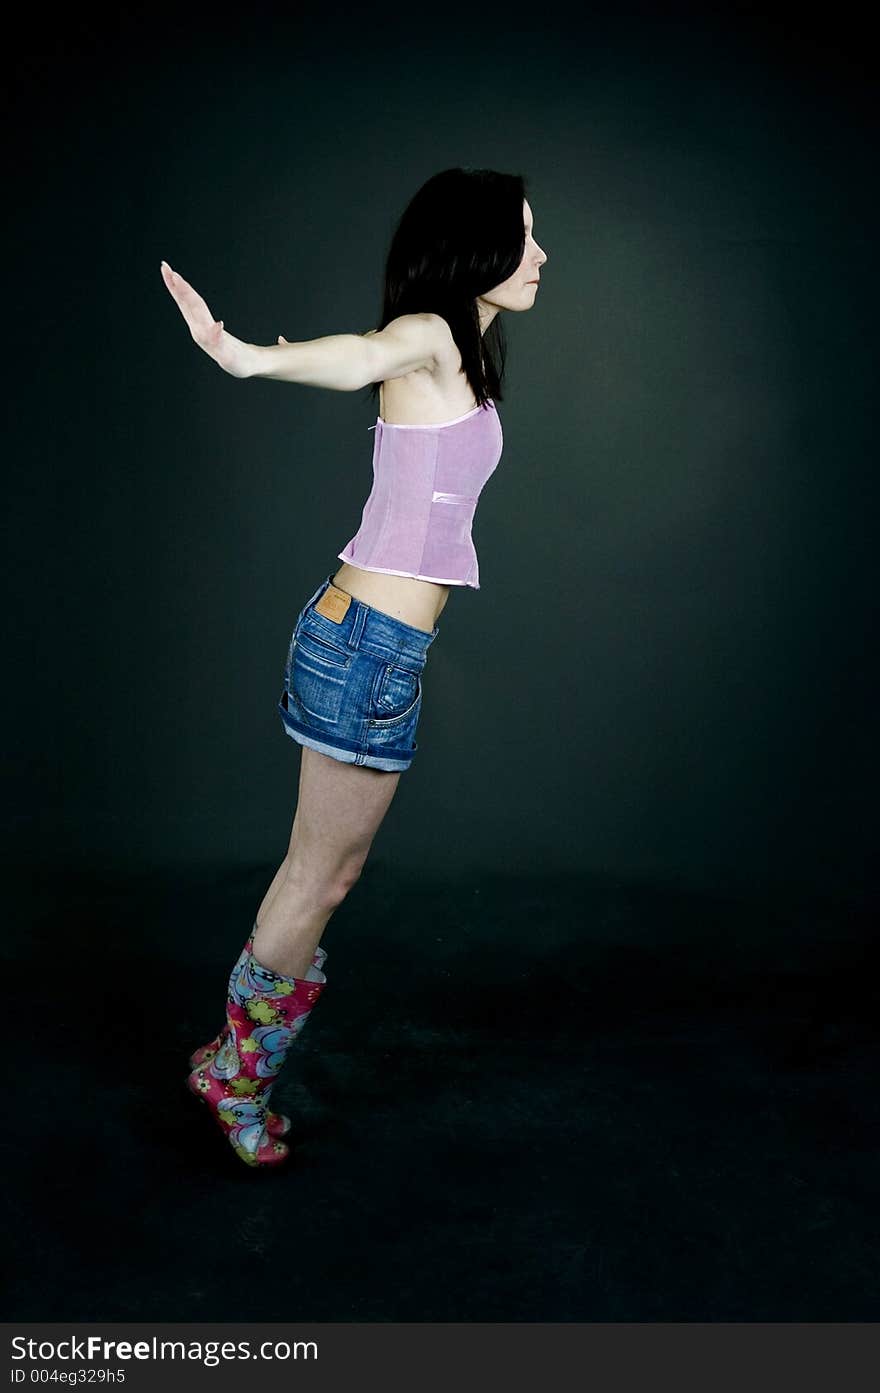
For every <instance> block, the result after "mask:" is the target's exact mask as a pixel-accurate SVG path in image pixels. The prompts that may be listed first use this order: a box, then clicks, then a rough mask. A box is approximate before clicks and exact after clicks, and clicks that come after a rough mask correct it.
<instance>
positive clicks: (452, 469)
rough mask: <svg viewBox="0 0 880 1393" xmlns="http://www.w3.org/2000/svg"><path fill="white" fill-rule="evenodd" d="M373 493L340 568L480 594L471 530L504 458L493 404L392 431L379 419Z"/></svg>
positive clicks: (376, 429) (495, 409) (477, 567)
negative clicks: (481, 500) (481, 499)
mask: <svg viewBox="0 0 880 1393" xmlns="http://www.w3.org/2000/svg"><path fill="white" fill-rule="evenodd" d="M368 429H369V430H374V431H375V432H376V434H375V436H374V437H373V487H372V489H371V491H370V496H369V498H368V499H367V501H366V503H365V504H364V509H363V513H362V515H361V525H360V527H359V528H358V530H357V532H356V533H355V535H354V536H353V537H352V539H351V541H350V542H348V543H347V545H346V547H345V550H344V551H340V552H337V555H338V557H339V559H340V561H349V562H351V564H352V565H353V566H362V567H363V569H364V570H365V571H382V572H384V573H385V574H386V575H391V576H414V577H416V579H418V580H434V581H439V582H440V583H442V584H443V585H470V586H472V587H473V589H474V590H479V588H480V570H479V566H478V564H477V553H476V551H475V550H474V543H473V538H472V537H471V524H472V523H473V520H474V513H475V512H476V507H477V500H478V499H479V496H480V492H481V490H482V488H483V485H484V484H485V482H486V480H487V479H488V478H489V476H490V475H491V474H492V473H493V472H494V470H495V467H496V465H497V464H498V461H499V460H500V458H501V450H502V445H503V439H504V438H503V435H502V431H501V422H500V420H499V418H498V411H497V408H496V406H495V403H494V402H493V401H492V399H491V398H490V399H489V401H488V402H486V403H484V405H483V406H475V407H474V409H473V411H468V412H467V413H466V414H465V415H464V416H457V417H456V419H455V420H454V421H444V422H443V423H442V424H441V425H436V426H404V425H394V424H393V423H388V422H386V421H383V420H382V417H381V416H377V417H376V424H375V425H374V426H369V427H368Z"/></svg>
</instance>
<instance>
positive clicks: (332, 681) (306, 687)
mask: <svg viewBox="0 0 880 1393" xmlns="http://www.w3.org/2000/svg"><path fill="white" fill-rule="evenodd" d="M353 656H354V655H353V653H350V652H349V653H346V652H344V651H343V650H342V649H341V648H337V647H335V646H334V645H333V644H331V643H327V642H325V641H324V640H323V639H321V638H320V637H319V636H318V635H317V634H314V633H312V632H310V631H306V630H304V629H303V628H302V626H300V629H299V633H298V634H296V636H295V637H294V640H293V649H292V652H291V665H290V691H291V693H292V695H293V696H294V698H295V699H296V702H297V704H298V705H299V706H300V707H302V709H303V711H305V713H306V715H308V716H311V717H313V718H315V719H316V720H319V721H324V722H325V723H326V724H328V725H334V724H335V723H336V722H337V721H338V720H339V713H340V710H341V708H342V701H343V697H344V695H345V688H346V685H347V681H348V670H349V668H350V667H351V660H352V657H353Z"/></svg>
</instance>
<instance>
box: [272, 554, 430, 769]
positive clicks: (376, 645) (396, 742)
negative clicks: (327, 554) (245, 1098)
mask: <svg viewBox="0 0 880 1393" xmlns="http://www.w3.org/2000/svg"><path fill="white" fill-rule="evenodd" d="M332 583H333V582H332V577H331V576H327V577H326V578H325V579H324V580H323V581H322V582H321V584H320V585H319V586H318V589H317V590H316V591H315V593H314V595H313V596H312V598H311V599H310V600H309V601H308V603H307V604H306V605H305V606H304V608H303V609H302V610H301V611H300V613H299V616H298V617H297V621H296V626H295V628H294V630H293V634H292V636H291V639H290V645H289V647H288V650H287V661H286V663H285V667H284V686H283V689H282V692H281V699H280V701H279V702H278V710H279V712H280V714H281V720H282V722H283V724H284V729H285V731H286V732H287V734H288V735H290V736H291V737H292V738H293V739H294V740H296V741H297V742H298V743H299V744H300V745H308V746H309V747H310V748H311V749H313V750H319V751H320V752H321V753H322V754H325V755H331V756H332V757H333V758H334V759H339V760H342V761H343V763H345V764H367V765H369V766H370V767H371V768H373V769H387V770H396V769H408V768H409V766H410V764H411V763H412V760H413V756H414V755H415V752H416V750H417V749H418V746H417V745H416V727H417V726H418V723H419V715H420V712H421V709H422V671H423V669H424V666H425V663H426V661H427V657H428V648H429V647H430V645H431V644H432V643H433V642H434V639H435V638H436V637H437V634H438V633H439V632H440V631H439V628H438V627H436V626H435V627H434V629H433V630H432V631H431V633H427V632H426V631H425V630H424V629H417V628H415V627H414V626H413V625H412V624H404V622H403V620H401V619H395V618H394V616H393V615H391V614H386V613H385V612H384V610H381V609H375V608H374V607H373V606H372V605H368V604H365V603H364V601H363V600H357V599H355V597H354V596H351V597H347V598H348V599H349V603H348V604H347V606H345V612H344V614H342V615H341V617H340V618H333V617H330V615H329V614H321V613H319V612H318V611H317V610H316V609H315V606H316V605H317V604H318V602H319V601H320V599H321V597H322V595H323V594H324V592H325V590H327V588H328V586H332ZM334 590H336V591H337V594H336V599H337V600H342V596H343V595H345V594H346V592H338V588H337V587H334ZM343 605H344V600H342V603H341V604H339V605H337V606H335V607H333V606H330V608H331V609H334V610H335V612H336V613H338V612H339V610H340V609H341V608H342V607H343Z"/></svg>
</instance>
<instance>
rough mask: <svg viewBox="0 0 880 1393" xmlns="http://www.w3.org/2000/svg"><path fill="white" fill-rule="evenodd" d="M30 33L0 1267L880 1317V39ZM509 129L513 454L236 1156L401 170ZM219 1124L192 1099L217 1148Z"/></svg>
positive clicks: (335, 1291)
mask: <svg viewBox="0 0 880 1393" xmlns="http://www.w3.org/2000/svg"><path fill="white" fill-rule="evenodd" d="M23 25H24V27H23V29H22V31H21V33H20V34H19V37H18V38H17V40H16V42H15V43H14V44H13V43H10V45H9V46H8V49H7V57H6V69H7V73H8V77H9V81H8V83H7V84H6V93H7V100H8V102H9V107H10V113H11V115H10V120H9V122H8V125H7V136H8V140H7V169H8V175H9V177H8V187H7V194H8V198H7V215H6V216H7V226H8V230H9V231H10V232H11V233H12V235H13V243H12V250H11V253H10V254H9V256H8V260H7V263H6V268H5V269H6V277H5V290H6V295H5V306H4V308H5V322H4V328H5V337H6V346H7V349H8V357H9V359H10V360H11V369H10V370H9V371H8V381H9V382H10V383H11V390H10V391H9V394H8V397H9V404H10V411H9V416H10V430H9V434H8V448H7V455H6V481H7V493H6V500H5V501H6V519H7V533H6V542H7V545H6V552H7V563H8V565H7V578H8V590H7V604H6V619H7V640H6V648H7V668H6V681H5V682H4V684H3V694H4V697H5V707H4V712H3V730H4V733H5V736H6V743H7V754H8V758H7V771H8V778H7V789H8V797H7V803H6V809H7V820H6V825H5V827H4V829H3V845H4V851H5V853H6V857H7V863H8V864H7V889H8V890H9V896H8V900H7V906H6V909H7V929H6V933H5V935H4V942H3V946H2V953H0V957H2V970H3V975H4V983H5V986H6V991H5V996H4V1000H5V1007H4V1010H5V1015H4V1031H5V1036H4V1038H5V1040H6V1044H7V1051H6V1053H7V1061H8V1063H9V1065H10V1067H11V1069H12V1070H13V1071H14V1073H13V1081H12V1083H11V1084H10V1086H9V1089H8V1096H9V1100H10V1106H11V1107H12V1120H11V1122H10V1126H9V1128H8V1146H7V1158H8V1161H9V1171H8V1183H6V1184H4V1185H3V1186H2V1187H0V1198H2V1201H3V1202H4V1203H5V1209H4V1212H3V1215H2V1222H3V1226H4V1231H5V1232H6V1233H7V1235H8V1237H9V1241H10V1247H13V1246H15V1247H16V1250H17V1252H18V1254H19V1258H18V1261H17V1263H16V1265H15V1268H14V1272H13V1274H12V1282H11V1287H12V1291H11V1294H10V1298H9V1301H8V1305H7V1319H15V1320H50V1319H55V1320H74V1321H84V1322H85V1321H95V1320H99V1319H103V1320H116V1321H125V1320H131V1319H134V1320H140V1321H145V1320H168V1319H172V1320H177V1321H186V1320H209V1321H231V1320H245V1321H273V1320H291V1319H304V1320H305V1319H311V1320H321V1321H338V1320H347V1321H351V1320H354V1321H389V1320H390V1321H399V1320H405V1321H461V1320H470V1321H473V1320H479V1321H511V1320H514V1321H517V1320H518V1321H523V1320H527V1321H534V1320H542V1321H553V1322H558V1321H603V1320H604V1321H621V1320H624V1321H627V1320H636V1321H670V1320H671V1321H719V1320H721V1321H754V1320H763V1321H774V1320H775V1321H780V1320H781V1321H804V1320H807V1321H809V1320H819V1321H828V1320H843V1321H848V1320H862V1321H871V1320H875V1319H876V1316H877V1311H878V1309H880V1268H878V1253H880V1232H878V1224H877V1204H876V1175H877V1151H878V1145H880V1105H878V1098H877V1089H876V1079H877V1073H878V1035H877V1021H878V1018H880V994H878V993H880V988H878V983H880V976H878V969H880V962H878V951H877V941H876V937H875V933H874V928H873V920H872V915H871V911H872V910H875V909H876V894H875V891H874V876H873V863H872V856H873V853H874V843H875V836H874V823H875V821H876V816H875V808H874V802H875V799H874V791H875V788H876V786H877V764H876V737H875V728H876V724H875V719H874V717H875V712H874V704H875V703H874V695H875V691H876V684H875V680H874V669H875V662H874V623H873V613H874V608H875V593H874V585H873V580H874V573H873V565H872V563H873V559H874V544H873V534H874V528H875V526H876V517H877V509H876V500H875V494H874V489H873V482H874V468H875V460H874V451H873V449H872V448H871V447H872V445H873V438H874V435H875V431H874V420H875V414H876V409H875V405H874V393H873V391H872V389H873V387H874V381H875V361H876V355H875V353H874V338H875V332H876V329H875V326H876V322H877V294H876V269H875V264H876V256H875V247H874V242H875V236H876V224H877V219H876V211H877V206H876V193H875V189H876V177H875V172H874V163H875V159H874V156H875V151H876V138H877V130H876V126H877V121H876V95H875V92H874V90H873V88H872V87H871V85H870V83H871V81H872V80H873V72H874V67H875V57H874V55H875V48H874V45H873V44H872V43H869V42H868V38H867V35H866V34H865V33H860V32H858V30H857V28H855V27H854V26H853V21H852V18H851V16H848V17H847V18H846V20H845V22H844V20H843V19H842V18H838V16H837V14H836V13H835V14H830V15H823V16H821V18H816V19H812V20H811V18H810V15H809V13H808V12H807V11H803V12H791V14H788V13H782V12H780V13H778V14H776V15H772V14H771V15H768V14H767V13H764V14H763V15H762V16H761V17H757V16H754V15H752V14H750V13H748V12H747V11H745V10H742V11H740V10H735V9H725V10H717V9H716V10H713V13H712V15H711V16H707V15H705V14H702V13H701V12H700V11H699V10H697V9H696V8H695V7H694V8H691V9H686V8H683V7H678V8H669V7H663V11H662V14H660V13H658V12H656V11H652V10H651V9H649V8H648V7H645V6H641V7H639V6H627V5H624V6H614V7H613V8H611V7H609V12H607V13H606V12H603V11H599V10H596V9H587V10H585V11H583V12H581V13H580V15H579V17H575V16H573V14H572V13H571V12H570V11H568V10H567V9H563V7H561V6H559V7H554V6H548V5H543V6H537V5H532V6H529V7H528V8H525V7H516V6H514V7H505V8H503V9H502V8H500V7H499V8H490V9H486V8H483V9H480V8H478V7H471V6H460V5H456V4H444V5H443V6H432V7H424V6H423V7H416V6H409V7H403V6H394V5H392V6H382V7H377V8H374V9H367V8H366V7H365V8H364V9H363V10H360V11H354V10H346V9H345V8H339V7H334V8H332V9H330V8H327V9H326V10H320V9H318V8H316V7H313V6H310V7H308V8H306V7H297V6H284V7H280V6H279V7H278V8H277V9H271V8H269V7H266V6H257V7H256V8H254V7H249V8H248V10H247V11H244V10H242V11H240V12H239V13H237V14H236V15H235V16H233V15H232V14H231V13H229V12H226V11H223V10H220V9H218V8H217V7H216V6H215V7H212V8H210V9H209V8H208V7H204V8H196V7H189V6H188V7H186V9H185V10H183V11H180V10H178V11H174V12H172V11H169V12H163V11H162V10H161V9H160V10H155V9H154V10H151V11H150V13H149V14H148V15H145V16H143V17H141V16H138V15H131V14H127V15H117V16H116V17H114V18H113V19H112V20H110V21H107V20H104V21H99V20H98V19H97V18H94V19H92V18H90V17H88V16H78V17H75V18H74V17H70V16H68V17H67V18H65V19H63V20H58V19H57V18H51V17H48V16H45V15H43V14H38V13H37V12H36V11H34V12H33V14H29V15H27V16H26V17H25V19H24V21H23ZM454 164H466V165H472V166H492V167H496V168H499V169H504V170H511V171H518V172H521V173H522V174H523V175H524V176H525V177H526V179H527V181H528V190H529V201H530V202H531V205H532V208H533V210H534V215H535V232H536V236H537V238H538V240H539V241H540V243H541V245H542V246H543V247H544V249H545V250H546V251H547V253H548V257H549V260H548V262H547V265H546V267H545V268H544V271H543V279H542V286H541V290H540V292H539V295H538V298H537V301H536V304H535V307H534V309H533V311H531V312H530V313H527V314H522V315H519V316H513V315H510V316H508V321H507V326H506V327H507V330H508V335H509V342H510V358H509V371H508V376H507V380H506V394H505V397H504V400H503V401H502V402H500V413H501V418H502V422H503V427H504V433H505V449H504V454H503V457H502V460H501V463H500V465H499V468H498V470H497V471H496V473H495V475H494V476H493V478H492V479H491V480H490V482H489V484H488V485H487V487H486V489H485V490H484V493H483V496H482V499H481V503H480V508H479V510H478V514H477V519H476V523H475V530H474V534H475V541H476V544H477V549H478V553H479V558H480V568H481V581H482V588H481V590H479V591H478V592H473V591H466V592H462V591H453V593H452V595H451V598H450V600H449V603H448V605H447V607H446V609H445V610H444V612H443V615H442V617H441V621H440V628H441V632H440V637H439V638H438V640H437V642H436V643H435V644H434V645H433V646H432V650H431V656H430V661H429V667H428V670H427V676H426V686H425V702H424V707H423V715H422V720H421V724H420V728H419V752H418V754H417V756H416V760H415V762H414V765H413V768H412V770H411V771H410V772H408V773H407V774H406V775H404V777H403V778H402V779H401V782H400V788H399V790H398V792H397V795H396V797H395V800H394V802H393V803H392V806H391V809H390V812H389V814H388V816H387V818H386V820H385V822H384V823H383V825H382V827H381V829H380V831H379V834H378V836H377V839H376V844H375V846H374V849H373V852H372V855H371V857H370V859H369V860H368V863H367V866H366V868H365V872H364V875H363V877H362V878H361V881H360V882H359V883H358V884H357V885H356V886H355V887H354V889H353V890H352V892H351V893H350V894H349V895H348V897H347V898H346V900H345V902H344V903H343V904H342V905H341V906H340V907H339V909H338V910H337V911H336V913H335V914H334V915H333V917H332V919H331V922H330V924H329V925H328V930H327V932H326V934H325V939H324V942H325V946H327V947H328V948H329V960H328V966H327V975H328V987H329V989H328V992H327V995H326V998H325V1000H326V1005H325V1004H324V1002H323V1001H322V1005H321V1010H320V1012H316V1013H315V1014H316V1019H315V1021H314V1022H313V1023H310V1025H309V1030H308V1032H307V1033H306V1034H305V1035H304V1037H303V1038H302V1040H299V1041H298V1045H297V1051H296V1060H295V1061H292V1062H291V1067H290V1070H289V1073H288V1074H287V1076H286V1077H282V1078H281V1079H280V1080H279V1082H278V1085H277V1093H276V1094H275V1099H276V1100H277V1102H275V1103H274V1104H273V1105H274V1106H280V1107H282V1108H285V1109H287V1110H288V1111H289V1112H290V1113H291V1114H292V1115H293V1119H294V1126H295V1133H296V1139H297V1145H296V1152H295V1156H294V1157H292V1158H291V1160H290V1161H289V1163H287V1164H286V1166H285V1167H282V1168H280V1169H281V1170H282V1171H284V1176H283V1177H282V1176H281V1175H278V1176H277V1178H276V1179H275V1180H274V1181H269V1180H268V1178H267V1177H266V1176H265V1175H262V1176H255V1175H254V1174H253V1173H252V1172H250V1171H248V1170H247V1169H246V1168H245V1167H244V1166H242V1165H241V1163H240V1162H239V1160H238V1159H237V1158H236V1157H234V1156H233V1154H232V1152H231V1149H230V1148H229V1147H228V1145H227V1144H226V1142H225V1141H224V1140H223V1139H222V1138H221V1137H220V1136H219V1134H215V1135H214V1136H213V1137H210V1136H209V1135H208V1133H209V1131H211V1130H214V1132H215V1133H216V1129H215V1128H213V1124H212V1123H211V1122H210V1119H208V1120H206V1119H205V1117H204V1116H202V1115H201V1114H202V1113H203V1111H204V1110H203V1109H201V1108H197V1107H196V1105H195V1103H194V1101H193V1099H192V1097H191V1096H190V1094H189V1093H188V1092H187V1091H186V1089H185V1088H184V1076H185V1074H186V1072H187V1068H188V1066H187V1064H186V1061H187V1059H188V1057H189V1054H190V1052H191V1051H192V1050H193V1048H194V1047H195V1046H196V1045H200V1044H202V1043H203V1042H206V1041H207V1040H209V1039H210V1038H211V1037H212V1035H213V1034H214V1033H215V1031H216V1030H217V1029H218V1026H219V1024H220V1022H221V1021H222V1005H223V999H224V992H225V987H226V982H227V979H228V973H229V969H230V967H231V965H232V963H233V962H234V960H235V958H236V957H237V955H238V953H239V951H240V948H241V945H242V943H243V942H244V939H245V936H246V934H247V933H248V931H249V929H250V926H251V924H252V923H253V918H254V914H255V912H256V909H257V906H258V905H259V903H260V900H261V899H262V896H263V894H264V892H265V890H266V887H267V886H268V884H269V881H270V879H271V877H272V875H273V873H274V870H275V867H276V865H277V864H278V862H279V860H280V859H281V857H282V855H283V853H284V851H285V850H286V846H287V840H288V834H289V830H290V822H291V819H292V816H293V811H294V802H295V792H296V783H297V775H298V769H299V754H298V747H296V746H295V745H294V743H293V742H292V741H291V740H290V739H289V738H288V737H287V736H285V734H284V733H283V730H282V726H281V721H280V717H279V716H278V713H277V709H276V702H277V699H278V696H279V694H280V689H281V680H282V671H283V665H284V659H285V656H286V652H287V645H288V640H289V636H290V631H291V628H292V626H293V623H294V621H295V618H296V615H297V613H298V611H299V610H300V608H301V607H302V605H303V603H304V602H305V600H306V599H307V598H308V596H309V595H310V594H311V593H312V592H313V591H314V590H315V588H316V587H317V585H318V583H319V581H320V580H321V579H323V577H324V576H325V575H326V574H328V572H329V571H330V570H331V569H333V568H334V567H335V565H336V553H337V552H338V551H339V550H340V549H341V547H342V546H343V544H344V543H345V542H346V541H347V540H348V538H349V537H350V536H351V535H352V533H353V532H354V530H355V528H356V526H357V523H358V519H359V517H360V511H361V508H362V505H363V501H364V498H365V497H366V494H367V491H368V488H369V483H370V460H371V452H372V435H370V434H369V433H368V427H369V426H370V425H371V424H372V423H373V421H374V419H375V407H374V405H373V404H372V403H371V402H370V401H369V399H368V397H367V395H366V393H352V394H344V393H331V392H328V391H320V390H316V389H306V388H302V387H296V386H291V385H288V384H282V383H278V382H268V381H259V380H257V381H244V382H239V381H235V380H233V379H232V378H230V377H228V376H226V375H225V374H223V373H222V372H221V371H220V369H218V368H217V367H216V365H215V364H213V363H212V362H211V361H210V360H209V359H208V358H207V357H206V356H205V355H203V354H202V353H201V352H200V351H199V350H198V349H197V348H196V347H195V345H194V344H193V343H192V341H191V340H190V338H189V335H188V333H187V331H186V327H185V324H184V322H183V320H182V319H181V317H180V315H179V313H178V311H177V308H176V306H175V305H174V303H173V301H172V300H171V298H170V296H169V295H168V293H167V291H166V290H165V287H164V285H163V283H162V279H161V276H160V273H159V262H160V260H161V259H162V258H163V257H164V258H166V259H167V260H168V261H169V262H170V263H171V265H172V266H174V267H175V268H176V269H178V270H179V271H181V272H182V273H183V274H184V275H185V276H186V277H187V278H188V279H190V280H191V281H192V283H193V284H194V285H195V286H196V287H197V289H198V290H199V291H200V292H201V293H202V294H203V295H204V296H205V298H206V300H207V302H208V304H209V306H210V308H211V309H212V311H213V312H214V313H215V315H216V316H217V317H219V318H223V319H224V320H225V322H226V324H227V325H228V327H229V328H230V330H231V331H232V332H234V333H236V334H238V335H239V336H240V337H243V338H245V339H248V340H250V341H255V342H262V343H272V342H274V341H275V339H276V338H277V335H278V334H279V333H283V334H284V335H285V337H287V338H289V339H296V338H300V339H305V338H311V337H319V336H322V335H325V334H329V333H336V332H346V331H348V332H351V331H354V332H362V331H364V330H365V329H366V328H368V327H370V326H371V325H372V324H374V323H375V322H376V318H377V316H378V313H379V307H380V292H381V273H382V264H383V258H384V254H385V251H386V248H387V244H388V239H389V237H390V234H391V231H392V228H393V226H394V222H395V219H396V218H397V217H398V215H399V213H400V211H401V210H402V208H403V206H404V205H405V203H406V201H407V200H408V199H409V197H410V196H411V195H412V193H413V192H414V191H415V190H416V188H418V187H419V185H420V184H421V183H422V182H423V181H424V180H425V179H426V178H428V177H429V175H431V174H432V173H434V172H436V171H437V170H440V169H443V168H445V167H448V166H450V165H454ZM212 1143H214V1148H213V1149H212V1145H211V1144H212Z"/></svg>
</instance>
